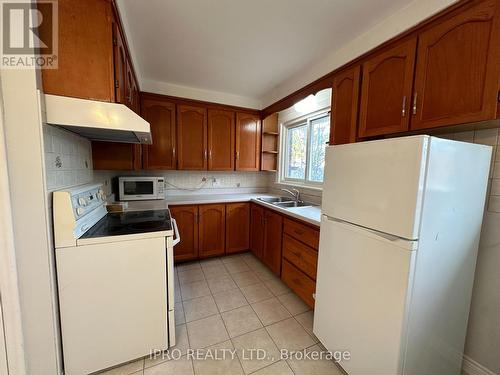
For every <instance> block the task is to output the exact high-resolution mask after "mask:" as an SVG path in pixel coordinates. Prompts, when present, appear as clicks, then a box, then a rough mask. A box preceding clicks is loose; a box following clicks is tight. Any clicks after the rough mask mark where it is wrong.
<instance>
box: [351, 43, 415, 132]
mask: <svg viewBox="0 0 500 375" xmlns="http://www.w3.org/2000/svg"><path fill="white" fill-rule="evenodd" d="M415 49H416V38H413V39H410V40H408V41H406V42H400V43H398V44H397V45H396V46H395V47H392V48H391V49H389V50H386V51H384V52H382V53H379V54H378V55H376V56H374V57H372V58H370V59H369V60H368V61H366V62H365V63H364V64H363V83H362V86H361V104H360V114H359V116H360V118H359V137H361V138H362V137H370V136H375V135H382V134H390V133H397V132H401V131H406V130H408V125H409V118H410V116H409V113H408V110H409V106H410V100H411V92H412V83H413V70H414V66H415Z"/></svg>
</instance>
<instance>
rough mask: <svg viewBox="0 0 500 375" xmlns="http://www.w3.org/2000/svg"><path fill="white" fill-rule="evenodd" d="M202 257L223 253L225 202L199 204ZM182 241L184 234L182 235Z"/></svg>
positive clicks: (200, 249)
mask: <svg viewBox="0 0 500 375" xmlns="http://www.w3.org/2000/svg"><path fill="white" fill-rule="evenodd" d="M198 210H199V215H200V216H199V217H200V220H199V231H200V233H199V234H200V246H199V252H200V257H206V256H213V255H223V254H224V252H225V240H226V236H225V234H226V207H225V205H224V204H204V205H200V206H198ZM181 242H182V235H181Z"/></svg>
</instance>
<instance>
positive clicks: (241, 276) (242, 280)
mask: <svg viewBox="0 0 500 375" xmlns="http://www.w3.org/2000/svg"><path fill="white" fill-rule="evenodd" d="M231 277H232V278H233V280H234V282H235V283H236V285H238V287H240V288H241V287H244V286H248V285H252V284H258V283H260V279H259V278H258V277H257V275H256V274H255V273H253V272H252V271H246V272H238V273H233V274H231Z"/></svg>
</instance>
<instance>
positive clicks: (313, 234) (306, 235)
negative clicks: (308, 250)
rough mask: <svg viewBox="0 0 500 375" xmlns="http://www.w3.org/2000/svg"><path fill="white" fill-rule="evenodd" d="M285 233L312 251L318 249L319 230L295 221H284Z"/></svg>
mask: <svg viewBox="0 0 500 375" xmlns="http://www.w3.org/2000/svg"><path fill="white" fill-rule="evenodd" d="M284 231H285V233H286V234H288V235H290V236H292V237H294V238H295V239H297V240H299V241H302V242H303V243H305V244H306V245H309V246H311V247H312V248H314V249H316V250H317V249H318V248H319V230H318V229H314V228H311V227H309V226H307V225H304V224H300V223H298V222H296V221H293V220H289V219H285V229H284Z"/></svg>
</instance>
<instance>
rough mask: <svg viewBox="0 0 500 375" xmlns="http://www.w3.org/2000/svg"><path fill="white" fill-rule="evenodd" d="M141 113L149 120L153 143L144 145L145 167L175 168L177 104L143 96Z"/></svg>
mask: <svg viewBox="0 0 500 375" xmlns="http://www.w3.org/2000/svg"><path fill="white" fill-rule="evenodd" d="M141 115H142V117H144V119H145V120H146V121H148V122H149V125H150V127H151V135H152V137H153V144H152V145H143V146H142V147H143V164H144V169H161V170H165V169H175V167H176V162H177V160H176V157H175V104H173V103H169V102H166V101H163V100H154V99H147V98H143V99H142V101H141Z"/></svg>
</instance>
